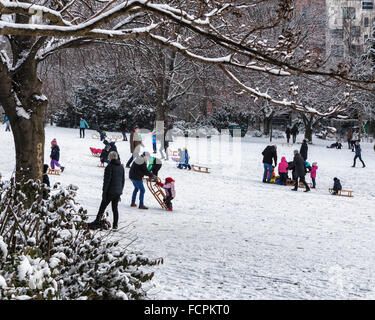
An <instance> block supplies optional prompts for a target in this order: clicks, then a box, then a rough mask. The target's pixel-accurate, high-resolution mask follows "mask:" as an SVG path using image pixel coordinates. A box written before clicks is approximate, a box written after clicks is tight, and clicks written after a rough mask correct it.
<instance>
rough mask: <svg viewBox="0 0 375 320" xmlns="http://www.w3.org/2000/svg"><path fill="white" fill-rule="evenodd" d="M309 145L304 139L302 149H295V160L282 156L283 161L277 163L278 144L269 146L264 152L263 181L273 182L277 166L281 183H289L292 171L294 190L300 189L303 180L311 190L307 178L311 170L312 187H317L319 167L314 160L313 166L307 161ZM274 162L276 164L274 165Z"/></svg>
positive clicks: (307, 190)
mask: <svg viewBox="0 0 375 320" xmlns="http://www.w3.org/2000/svg"><path fill="white" fill-rule="evenodd" d="M307 153H308V145H307V141H306V140H303V142H302V145H301V148H300V151H298V150H294V157H293V161H291V162H287V160H286V158H285V156H284V157H282V158H281V162H280V163H279V164H277V146H276V145H272V146H267V147H266V148H265V149H264V150H263V152H262V155H263V165H264V174H263V183H271V179H272V177H275V174H274V169H275V168H276V167H277V168H278V172H279V184H280V185H284V186H286V185H287V180H288V171H289V170H291V171H292V178H293V179H292V180H293V181H294V188H293V189H292V190H293V191H297V190H298V186H299V183H300V182H302V183H303V184H304V185H305V187H306V190H305V192H309V191H310V187H309V185H308V184H307V182H306V180H305V176H306V174H307V172H310V175H311V179H312V184H313V185H312V188H316V171H317V169H318V166H317V163H316V162H313V163H312V166H311V165H310V163H308V162H307ZM273 163H274V166H273V165H272V164H273Z"/></svg>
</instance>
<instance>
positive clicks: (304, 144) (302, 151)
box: [299, 139, 309, 161]
mask: <svg viewBox="0 0 375 320" xmlns="http://www.w3.org/2000/svg"><path fill="white" fill-rule="evenodd" d="M308 150H309V147H308V145H307V140H306V139H303V141H302V145H301V149H300V150H299V153H300V155H301V157H302V159H303V160H305V161H306V160H307V151H308Z"/></svg>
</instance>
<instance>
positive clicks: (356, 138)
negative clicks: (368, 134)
mask: <svg viewBox="0 0 375 320" xmlns="http://www.w3.org/2000/svg"><path fill="white" fill-rule="evenodd" d="M358 139H359V135H358V133H357V131H354V132H353V138H352V152H354V147H355V143H356V141H358Z"/></svg>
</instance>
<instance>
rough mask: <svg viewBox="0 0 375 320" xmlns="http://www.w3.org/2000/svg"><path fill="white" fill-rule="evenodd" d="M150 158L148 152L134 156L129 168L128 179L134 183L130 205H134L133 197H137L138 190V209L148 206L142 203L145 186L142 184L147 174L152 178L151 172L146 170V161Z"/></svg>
mask: <svg viewBox="0 0 375 320" xmlns="http://www.w3.org/2000/svg"><path fill="white" fill-rule="evenodd" d="M149 159H150V154H149V153H148V152H143V154H142V156H140V157H138V158H136V159H135V160H134V162H133V164H132V166H131V168H130V170H129V179H130V180H131V182H132V183H133V185H134V191H133V194H132V203H131V205H130V206H131V207H136V206H137V205H136V204H135V199H136V197H137V193H138V190H139V191H140V194H139V209H145V210H147V209H148V208H147V207H146V206H145V205H144V203H143V199H144V195H145V191H146V190H145V187H144V185H143V177H144V176H149V177H150V178H153V174H152V173H151V172H150V171H148V170H147V161H148V160H149Z"/></svg>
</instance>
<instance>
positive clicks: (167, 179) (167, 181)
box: [165, 177, 174, 183]
mask: <svg viewBox="0 0 375 320" xmlns="http://www.w3.org/2000/svg"><path fill="white" fill-rule="evenodd" d="M171 182H174V180H173V179H172V178H171V177H168V178H165V183H171Z"/></svg>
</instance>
